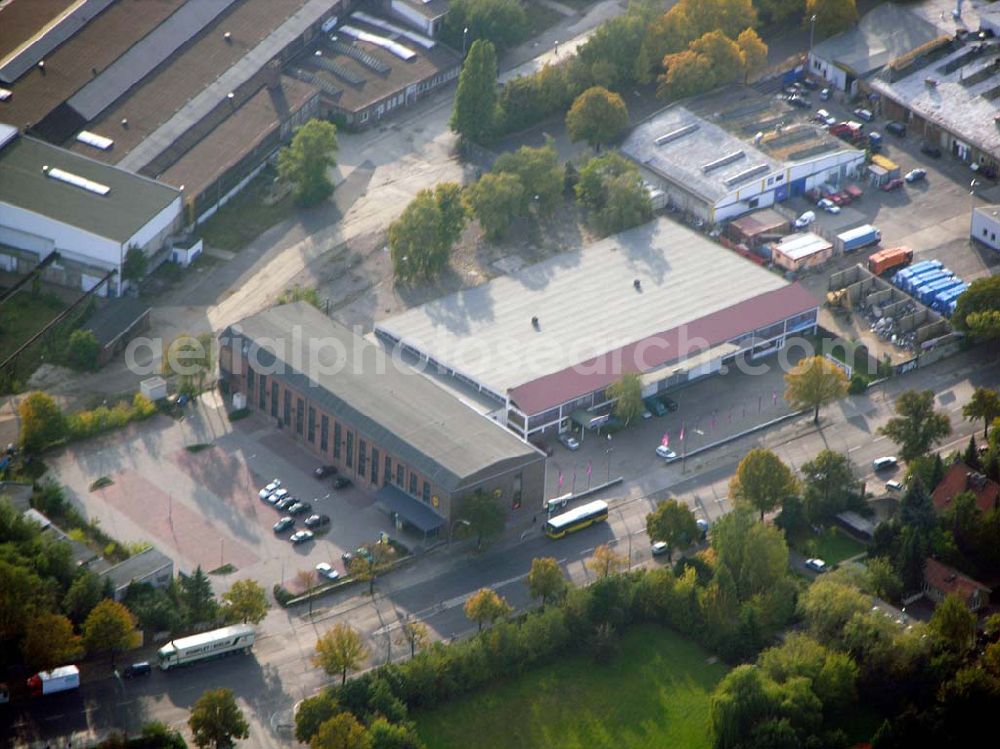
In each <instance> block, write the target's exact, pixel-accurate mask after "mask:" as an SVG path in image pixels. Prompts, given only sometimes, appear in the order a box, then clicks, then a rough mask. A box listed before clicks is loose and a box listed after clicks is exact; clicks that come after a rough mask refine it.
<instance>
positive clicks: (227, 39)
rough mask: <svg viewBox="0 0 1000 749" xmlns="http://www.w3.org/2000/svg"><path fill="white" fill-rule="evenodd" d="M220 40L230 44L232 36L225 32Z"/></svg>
mask: <svg viewBox="0 0 1000 749" xmlns="http://www.w3.org/2000/svg"><path fill="white" fill-rule="evenodd" d="M222 38H223V39H225V40H226V41H227V42H231V41H232V40H233V35H232V34H230V33H229V32H228V31H227V32H226V33H225V34H223V35H222Z"/></svg>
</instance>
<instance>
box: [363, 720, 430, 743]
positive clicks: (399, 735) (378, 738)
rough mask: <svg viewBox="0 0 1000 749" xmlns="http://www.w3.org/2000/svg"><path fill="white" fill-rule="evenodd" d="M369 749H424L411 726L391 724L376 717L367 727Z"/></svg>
mask: <svg viewBox="0 0 1000 749" xmlns="http://www.w3.org/2000/svg"><path fill="white" fill-rule="evenodd" d="M368 738H369V739H370V740H371V749H425V744H424V742H423V741H421V740H420V736H419V735H417V732H416V729H414V728H413V726H412V725H411V724H400V723H392V722H390V721H389V720H387V719H386V718H383V717H378V718H375V720H373V721H372V722H371V725H369V726H368Z"/></svg>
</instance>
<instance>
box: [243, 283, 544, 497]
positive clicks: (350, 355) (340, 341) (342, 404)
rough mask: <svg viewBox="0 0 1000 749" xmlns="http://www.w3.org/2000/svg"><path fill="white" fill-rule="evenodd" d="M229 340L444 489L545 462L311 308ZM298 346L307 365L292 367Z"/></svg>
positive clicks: (262, 321)
mask: <svg viewBox="0 0 1000 749" xmlns="http://www.w3.org/2000/svg"><path fill="white" fill-rule="evenodd" d="M223 335H224V336H230V337H236V336H241V337H243V338H246V339H248V340H250V341H252V342H253V343H254V344H255V345H256V346H257V347H258V348H259V350H258V352H257V353H256V356H257V360H258V361H260V362H261V365H262V366H270V365H271V363H272V362H273V361H274V359H278V361H279V362H281V363H283V364H284V365H285V366H284V367H283V368H281V369H283V372H278V373H276V374H274V375H271V376H274V377H278V378H280V379H281V380H283V381H284V382H287V383H288V384H289V385H290V386H291V387H293V388H295V389H296V390H298V391H299V392H301V393H304V394H306V395H307V396H308V397H309V398H310V399H311V400H312V401H314V402H316V403H317V404H319V405H320V406H321V407H322V408H323V409H324V410H326V411H327V412H329V413H331V414H333V415H334V416H335V417H337V418H343V419H344V420H345V421H346V422H347V423H349V424H352V425H354V427H355V428H357V429H358V430H359V431H360V432H362V433H364V434H366V435H367V436H368V437H369V438H370V439H372V440H373V441H375V442H376V443H378V444H380V445H382V447H383V448H385V449H386V450H388V451H389V452H390V453H392V454H393V455H394V456H395V457H396V458H397V459H399V460H401V461H402V462H404V463H405V464H407V465H409V466H410V467H412V468H415V469H416V470H417V471H419V472H420V473H422V474H423V475H425V476H427V477H428V478H429V479H430V480H431V481H433V482H434V483H436V484H437V485H439V486H442V487H444V488H445V489H448V490H454V489H457V488H460V487H461V486H463V485H465V484H468V483H473V482H474V481H475V479H477V478H478V477H482V476H485V475H488V474H489V473H490V472H492V471H499V470H506V469H508V468H514V467H516V466H519V465H523V464H527V463H530V462H534V461H535V460H542V459H544V456H542V454H541V453H540V452H538V451H537V450H535V448H533V447H531V446H530V445H528V444H527V443H525V442H522V441H521V440H520V439H518V438H517V437H515V436H514V434H513V433H511V432H509V431H508V430H507V429H506V428H504V427H502V426H500V425H499V424H497V423H496V422H494V421H491V420H490V419H488V418H486V417H485V416H482V415H480V414H478V413H476V412H475V411H473V410H472V409H471V408H468V407H467V406H465V405H463V404H462V403H460V402H459V401H458V400H456V399H455V398H453V397H451V396H450V395H449V394H448V393H446V392H445V391H444V390H442V389H441V388H440V387H438V386H437V385H436V384H434V383H433V382H430V381H429V380H428V379H427V378H426V377H424V376H423V375H422V374H420V373H419V372H417V371H415V370H414V369H412V368H411V367H409V366H408V365H405V364H402V363H397V362H393V361H392V360H390V358H389V356H388V355H387V354H386V352H385V351H383V350H382V348H381V347H379V346H376V345H375V344H372V343H369V342H368V341H366V340H365V339H364V338H361V337H360V336H358V335H356V334H355V333H354V332H352V331H350V330H348V329H347V328H345V327H343V326H342V325H340V324H338V323H336V322H334V321H333V320H331V319H330V318H328V317H326V316H325V315H324V314H323V313H322V312H320V311H319V310H317V309H316V308H315V307H312V306H311V305H309V304H306V303H305V302H297V303H295V304H286V305H283V306H280V307H274V308H272V309H269V310H266V311H264V312H261V313H260V314H257V315H253V316H252V317H248V318H246V319H245V320H242V321H240V322H238V323H236V324H235V325H232V326H230V327H229V328H228V329H227V330H226V332H225V333H224V334H223ZM296 339H298V343H296V342H295V341H296ZM296 345H298V346H299V347H300V350H301V352H302V354H301V359H302V361H301V362H300V363H297V362H295V361H289V360H290V359H293V358H294V357H293V354H294V352H295V346H296ZM303 370H305V371H303Z"/></svg>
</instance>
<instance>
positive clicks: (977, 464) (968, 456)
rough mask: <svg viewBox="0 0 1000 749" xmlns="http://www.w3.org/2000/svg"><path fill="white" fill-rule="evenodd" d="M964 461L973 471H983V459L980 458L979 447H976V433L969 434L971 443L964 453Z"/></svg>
mask: <svg viewBox="0 0 1000 749" xmlns="http://www.w3.org/2000/svg"><path fill="white" fill-rule="evenodd" d="M962 462H963V463H965V465H967V466H968V467H969V468H971V469H972V470H973V471H982V470H983V466H982V461H980V460H979V448H978V447H976V435H974V434H972V435H969V444H968V445H966V447H965V452H963V453H962Z"/></svg>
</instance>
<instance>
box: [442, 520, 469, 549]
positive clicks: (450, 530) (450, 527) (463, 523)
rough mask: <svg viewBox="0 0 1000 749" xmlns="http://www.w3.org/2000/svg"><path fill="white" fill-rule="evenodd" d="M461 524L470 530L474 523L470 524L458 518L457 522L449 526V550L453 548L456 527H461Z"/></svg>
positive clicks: (452, 522) (454, 521)
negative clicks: (452, 540) (452, 542)
mask: <svg viewBox="0 0 1000 749" xmlns="http://www.w3.org/2000/svg"><path fill="white" fill-rule="evenodd" d="M459 524H461V525H464V526H465V527H466V528H468V527H469V526H471V525H472V523H470V522H469V521H468V520H464V519H462V518H458V519H456V520H453V521H451V525H450V526H448V547H449V548H451V539H452V536H454V535H455V526H456V525H459Z"/></svg>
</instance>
